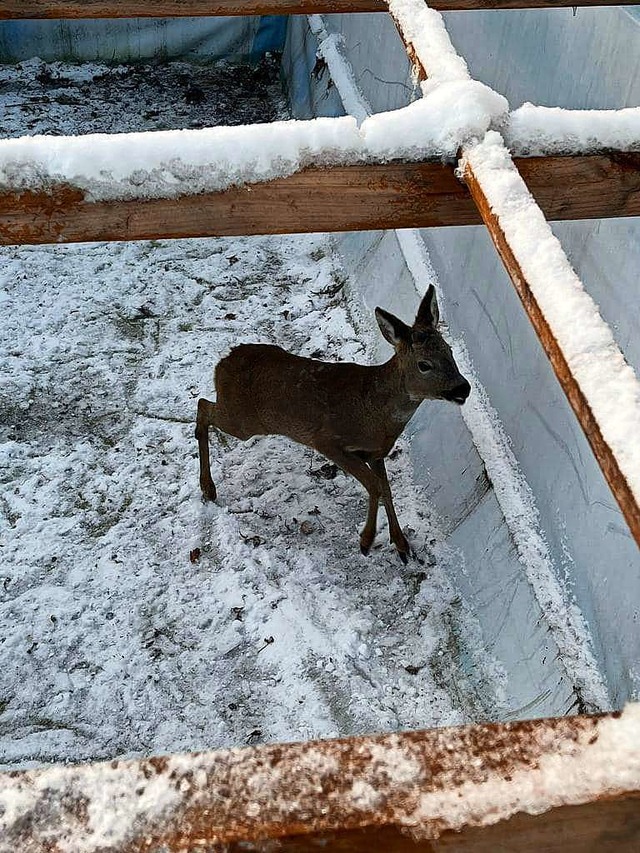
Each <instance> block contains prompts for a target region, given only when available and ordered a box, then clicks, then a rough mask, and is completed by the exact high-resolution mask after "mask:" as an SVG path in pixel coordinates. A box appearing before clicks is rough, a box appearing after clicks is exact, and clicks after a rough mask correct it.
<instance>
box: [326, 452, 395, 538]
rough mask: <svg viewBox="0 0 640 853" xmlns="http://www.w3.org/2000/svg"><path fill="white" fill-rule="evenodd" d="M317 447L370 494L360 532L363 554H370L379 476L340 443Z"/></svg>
mask: <svg viewBox="0 0 640 853" xmlns="http://www.w3.org/2000/svg"><path fill="white" fill-rule="evenodd" d="M316 449H317V450H319V451H320V453H322V454H323V456H326V457H327V459H330V460H331V461H332V462H335V463H336V465H339V466H340V468H342V470H343V471H345V472H346V473H347V474H351V476H352V477H355V478H356V480H358V481H359V482H360V483H362V485H363V486H364V487H365V489H366V490H367V492H368V494H369V509H368V511H367V520H366V521H365V524H364V527H363V528H362V533H361V534H360V550H361V551H362V553H363V554H368V553H369V549H370V548H371V546H372V545H373V540H374V538H375V535H376V520H377V517H378V503H379V501H380V484H379V482H378V478H377V476H376V475H375V474H374V473H373V471H372V470H371V468H369V466H368V465H367V463H366V462H364V460H363V459H362V458H361V457H360V456H358V455H357V454H355V453H352V452H350V451H348V450H343V448H341V447H340V446H338V445H335V444H325V445H323V446H322V447H320V446H318V447H317V448H316Z"/></svg>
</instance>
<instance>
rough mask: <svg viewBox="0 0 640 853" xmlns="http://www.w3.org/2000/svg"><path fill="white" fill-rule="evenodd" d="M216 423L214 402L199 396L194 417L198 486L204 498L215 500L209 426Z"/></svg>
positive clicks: (213, 425)
mask: <svg viewBox="0 0 640 853" xmlns="http://www.w3.org/2000/svg"><path fill="white" fill-rule="evenodd" d="M210 426H212V427H215V426H217V424H216V404H215V403H210V402H209V400H205V399H204V397H201V398H200V399H199V400H198V415H197V418H196V438H197V440H198V456H199V460H200V488H201V490H202V496H203V498H204V499H205V500H208V501H215V499H216V487H215V485H214V483H213V480H212V478H211V462H210V460H209V427H210Z"/></svg>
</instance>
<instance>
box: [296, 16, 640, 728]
mask: <svg viewBox="0 0 640 853" xmlns="http://www.w3.org/2000/svg"><path fill="white" fill-rule="evenodd" d="M325 22H326V24H327V26H328V29H329V30H330V31H336V32H338V31H339V32H342V33H343V34H344V38H345V45H346V54H347V56H348V58H349V60H350V61H351V63H352V65H353V69H354V74H355V78H356V80H357V82H358V85H359V86H360V88H361V90H362V92H363V94H364V95H365V96H366V98H367V99H368V101H369V103H370V104H371V105H372V107H373V109H374V111H376V112H379V111H382V110H388V109H395V108H398V107H401V106H403V105H404V104H406V103H408V102H409V101H410V100H412V99H414V98H415V97H416V93H415V90H414V87H413V84H412V81H411V79H410V73H409V66H408V62H407V59H406V55H405V52H404V49H403V47H402V45H401V43H400V40H399V38H398V36H397V33H396V31H395V28H394V27H393V25H392V23H391V22H390V20H389V19H388V17H387V16H384V15H351V16H349V15H341V16H338V15H335V16H329V17H327V18H326V19H325ZM447 24H448V26H449V28H450V32H451V35H452V39H453V41H454V43H455V45H456V47H457V48H458V50H459V51H460V52H461V53H462V54H463V55H464V56H465V57H466V58H467V59H468V62H469V66H470V70H471V72H472V74H473V75H474V76H476V77H477V78H478V79H480V80H483V81H485V82H487V83H488V84H490V85H492V86H494V87H495V88H497V89H498V90H499V91H501V92H502V93H503V94H505V95H506V96H507V98H508V99H509V100H510V103H511V106H512V107H517V106H519V105H520V103H522V101H524V100H530V101H532V102H535V103H540V104H550V105H553V104H559V105H562V106H565V107H575V108H583V107H598V108H603V107H621V106H626V105H632V104H639V103H640V75H638V74H636V73H634V68H636V66H637V64H638V62H640V23H638V21H637V20H635V19H634V18H633V17H632V16H630V15H629V14H628V13H627V12H626V11H624V10H623V9H620V8H611V9H602V8H600V9H578V10H577V12H576V14H575V16H574V14H573V13H572V10H571V9H568V10H551V11H542V10H540V11H527V12H524V11H523V12H512V11H509V12H482V13H480V12H478V13H475V12H474V13H450V14H449V15H448V16H447ZM312 53H313V48H312V46H310V45H309V34H308V32H306V27H305V24H304V22H303V21H297V22H295V21H294V22H292V25H291V28H290V32H289V41H288V47H287V52H286V60H287V65H286V67H287V68H288V71H289V75H290V76H291V72H292V71H294V70H295V73H294V74H293V77H295V78H296V86H297V88H298V89H300V88H301V87H302V83H301V80H300V78H305V74H306V78H305V79H307V80H309V86H310V87H311V89H312V90H313V94H312V95H311V96H310V97H308V98H307V99H306V100H301V99H298V98H297V97H295V93H294V92H292V94H293V95H294V98H293V103H294V107H295V109H296V113H297V115H299V116H300V117H306V116H307V115H309V114H317V113H319V112H320V109H319V108H318V104H319V102H320V103H322V104H323V114H326V112H327V111H328V109H329V104H331V103H333V102H332V101H330V97H331V93H330V91H329V92H328V93H327V96H326V99H325V100H324V101H322V94H323V87H324V90H326V88H327V82H326V81H323V80H320V81H314V80H313V79H311V78H310V75H309V61H310V60H309V54H312ZM305 61H306V63H307V67H306V69H305V68H304V62H305ZM338 109H339V108H338ZM554 231H555V232H556V234H557V235H558V237H559V238H560V240H561V242H562V243H563V246H564V247H565V250H566V251H567V253H568V255H569V257H570V259H571V261H572V262H573V264H574V266H575V267H576V269H577V271H578V273H579V274H580V275H581V276H582V279H583V281H584V283H585V286H586V287H587V289H588V290H589V292H590V293H591V294H592V296H593V297H594V299H595V300H596V302H597V303H598V304H599V305H600V306H601V310H602V313H603V316H604V317H605V319H606V320H607V321H608V322H609V323H610V324H611V325H612V327H613V328H614V331H615V333H616V336H617V339H618V341H619V343H620V345H621V346H622V348H623V350H624V352H625V354H626V356H627V358H628V359H629V361H630V362H631V363H632V364H633V365H634V367H635V368H636V369H638V368H639V367H640V334H638V333H639V331H640V310H639V309H638V302H637V300H636V299H635V298H634V294H635V292H636V290H637V270H638V268H639V267H638V262H639V261H640V257H639V254H640V239H639V238H640V224H639V223H638V221H637V220H629V219H626V220H610V221H596V222H576V223H558V224H556V225H554ZM423 238H424V241H425V243H426V245H427V247H428V249H429V252H430V254H431V258H432V261H433V264H434V267H435V269H436V272H437V274H438V277H439V280H440V283H441V285H442V287H443V289H444V291H445V293H446V295H447V302H448V305H447V308H448V317H449V322H450V325H451V327H452V330H453V332H454V333H456V334H457V333H462V334H464V337H465V339H466V342H467V345H468V348H469V350H470V352H471V355H472V358H473V361H474V364H475V367H476V370H477V373H478V376H479V378H480V380H481V382H482V383H483V385H484V386H485V388H486V389H487V391H488V393H489V395H490V399H491V402H492V404H493V406H494V407H495V408H496V409H497V411H498V413H499V416H500V418H501V420H502V423H503V426H504V428H505V430H506V432H507V434H508V435H509V437H510V439H511V442H512V447H513V450H514V452H515V455H516V457H517V459H518V462H519V464H520V466H521V468H522V470H523V472H524V473H525V475H526V478H527V480H528V483H529V485H530V487H531V489H532V490H533V492H534V495H535V497H536V500H537V505H538V508H539V511H540V523H541V528H542V531H543V533H544V535H545V537H546V539H547V542H548V544H549V546H550V550H551V554H552V557H553V561H554V563H555V566H556V571H557V573H558V575H559V576H560V577H562V578H564V579H565V580H566V584H567V587H568V589H569V591H570V593H571V594H573V595H574V596H575V600H576V602H577V603H578V605H579V607H580V609H581V610H582V613H583V615H584V617H585V618H586V620H587V623H588V626H589V629H590V632H591V635H592V639H593V644H594V650H595V653H596V656H597V659H598V662H599V664H600V666H601V668H602V671H603V672H604V674H605V676H606V680H607V682H608V685H609V688H610V691H611V695H612V698H613V701H614V703H615V704H616V705H621V704H622V703H623V702H624V701H625V700H627V699H628V698H630V697H631V696H633V695H636V696H637V695H638V688H639V682H640V631H639V630H638V629H639V625H640V560H639V557H638V550H637V547H636V545H635V543H634V542H633V540H632V539H631V537H630V534H629V532H628V530H627V527H626V524H625V522H624V519H623V518H622V516H621V514H620V512H619V510H618V508H617V505H616V503H615V501H614V499H613V497H612V496H611V493H610V492H609V489H608V487H607V486H606V484H605V482H604V478H603V476H602V474H601V472H600V469H599V468H598V466H597V464H596V463H595V461H594V459H593V456H592V454H591V451H590V449H589V447H588V445H587V442H586V440H585V438H584V437H583V435H582V432H581V430H580V428H579V426H578V425H577V422H576V421H575V418H574V417H573V414H572V413H571V411H570V408H569V406H568V403H567V402H566V400H565V398H564V395H563V394H562V392H561V390H560V387H559V385H558V383H557V381H556V379H555V376H554V375H553V372H552V370H551V368H550V366H549V364H548V362H547V360H546V357H545V356H544V354H543V352H542V350H541V347H540V345H539V342H538V340H537V338H536V336H535V334H534V332H533V331H532V329H531V327H530V325H529V322H528V320H527V319H526V316H525V314H524V312H523V310H522V308H521V306H520V303H519V301H518V299H517V297H516V296H515V293H514V291H513V288H512V285H511V283H510V281H509V280H508V278H507V276H506V274H505V273H504V271H503V269H502V265H501V263H500V262H499V260H498V258H497V256H496V253H495V251H494V249H493V246H492V245H491V243H490V240H489V238H488V236H487V234H486V232H485V230H484V229H483V228H464V229H434V230H429V231H426V230H425V231H424V232H423ZM375 240H378V242H377V244H375ZM375 240H374V238H372V237H371V235H368V234H362V235H351V236H346V237H343V238H341V239H340V248H341V251H342V252H343V254H344V255H345V258H346V259H347V263H348V264H349V265H350V266H351V268H352V270H353V271H354V272H355V273H356V276H357V280H358V282H359V287H360V291H361V297H362V299H363V300H364V302H365V303H366V304H368V305H371V304H373V302H374V301H379V302H381V303H382V304H384V305H386V306H388V307H390V308H391V310H394V309H398V312H399V313H401V314H403V315H404V316H406V317H410V315H411V310H412V306H413V304H414V302H415V295H413V294H412V288H411V285H410V284H409V283H405V282H404V278H403V276H404V274H403V272H402V269H401V267H402V263H401V261H398V260H396V259H394V253H395V248H394V246H393V242H394V241H393V238H392V237H389V238H378V237H376V238H375ZM426 408H427V407H423V409H425V410H426ZM414 429H415V430H416V440H415V441H414V448H415V455H416V472H417V476H419V477H422V478H424V480H425V482H426V483H427V484H428V487H429V492H430V496H431V497H432V498H433V499H434V500H435V501H436V503H437V504H438V507H439V509H440V511H441V513H442V514H443V516H444V517H445V518H449V519H450V521H451V536H452V539H453V540H454V541H455V542H456V544H459V545H460V546H461V547H462V549H463V551H464V553H465V561H466V573H465V572H461V575H460V578H459V579H458V582H459V584H460V586H461V588H462V589H463V590H464V591H465V593H466V594H468V595H469V596H471V600H472V602H473V603H474V604H475V606H476V607H477V609H478V613H479V615H480V618H481V620H482V623H483V627H484V630H485V632H486V634H487V638H488V641H489V642H491V643H493V642H494V641H495V633H496V631H497V630H498V627H497V626H498V625H502V630H503V631H504V630H506V633H507V635H508V637H509V638H515V639H516V644H514V648H513V650H512V652H509V650H508V648H507V647H508V643H505V644H504V648H503V650H502V653H504V654H506V658H503V660H505V662H506V663H507V665H508V668H509V670H510V672H511V673H512V674H515V673H517V672H520V675H521V676H522V674H523V671H522V666H523V660H524V659H523V657H522V654H521V651H522V649H523V648H525V647H526V645H527V638H526V636H525V635H526V634H527V633H528V632H530V631H531V630H532V627H533V625H534V623H535V619H533V620H532V619H525V621H524V622H521V621H520V620H521V619H522V618H523V613H524V610H525V609H526V607H527V606H528V603H527V602H528V601H529V600H528V596H527V595H526V593H524V592H522V590H520V589H519V588H518V586H517V585H516V587H515V590H516V592H517V594H516V596H515V597H514V598H513V600H512V599H511V596H512V594H513V591H514V587H513V578H514V577H517V578H521V576H522V573H521V567H520V569H519V568H518V566H517V561H514V553H513V547H512V546H511V545H510V542H509V535H508V531H505V528H504V524H501V523H500V516H499V511H498V510H497V508H496V505H495V502H494V501H492V497H491V489H488V490H487V489H486V488H485V487H484V485H483V470H482V463H481V460H480V459H479V457H478V456H477V454H475V453H474V449H473V446H472V445H471V442H470V437H469V435H468V433H466V432H465V429H464V426H463V425H462V426H461V424H460V422H459V421H456V418H455V415H453V414H449V413H445V412H444V411H442V412H440V411H437V412H436V411H434V412H433V413H431V410H429V414H427V412H426V411H425V412H424V414H423V413H422V410H421V413H420V415H419V417H418V419H417V421H416V423H415V424H414ZM452 446H455V447H456V451H455V453H454V454H453V455H452V451H451V448H452ZM519 595H520V596H521V598H518V596H519ZM492 596H493V600H492V601H489V599H491V598H492ZM496 602H498V606H497V607H496ZM529 603H530V602H529ZM499 618H503V620H506V623H505V622H503V623H499V622H496V621H495V620H496V619H499ZM505 624H508V627H507V628H505V627H504V625H505ZM519 635H521V636H519ZM523 644H524V645H523ZM516 645H519V650H516ZM534 645H535V643H534ZM530 660H531V661H533V658H531V659H530ZM549 666H550V662H549V660H548V659H547V661H546V663H543V662H541V660H540V659H538V660H537V662H533V663H531V664H530V662H527V667H528V673H527V674H526V675H525V676H524V677H525V678H531V679H532V682H531V683H532V684H533V683H534V682H535V683H536V684H538V685H541V689H543V688H542V685H543V683H544V672H545V667H549ZM513 677H517V676H515V675H514V676H513ZM557 700H558V695H555V697H554V699H553V700H550V701H552V702H557ZM555 710H556V711H558V710H560V708H559V706H558V707H556V709H555Z"/></svg>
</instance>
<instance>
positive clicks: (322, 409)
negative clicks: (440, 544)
mask: <svg viewBox="0 0 640 853" xmlns="http://www.w3.org/2000/svg"><path fill="white" fill-rule="evenodd" d="M376 318H377V320H378V324H379V326H380V329H381V331H382V333H383V335H384V336H385V338H386V339H387V340H388V341H389V343H391V344H392V346H394V348H395V355H394V356H393V357H392V358H391V359H390V360H389V361H387V362H386V363H385V364H380V365H374V366H370V365H361V364H352V363H340V362H339V363H331V362H324V361H316V360H314V359H310V358H302V357H300V356H297V355H293V354H292V353H289V352H286V351H285V350H283V349H281V348H280V347H277V346H271V345H269V344H244V345H242V346H239V347H236V348H235V349H234V350H232V351H231V352H230V353H229V355H228V356H226V358H223V359H222V361H220V362H219V364H218V365H217V367H216V370H215V385H216V391H217V401H216V403H211V402H209V401H208V400H205V399H200V400H199V401H198V418H197V424H196V438H197V439H198V449H199V456H200V486H201V489H202V494H203V496H204V497H205V499H208V500H215V498H216V489H215V486H214V484H213V480H212V479H211V471H210V465H209V440H208V429H209V427H210V426H213V427H215V428H216V429H219V430H222V431H223V432H226V433H228V434H230V435H234V436H236V437H237V438H240V439H243V440H246V439H247V438H250V437H251V436H253V435H285V436H288V437H289V438H291V439H293V440H294V441H297V442H299V443H300V444H304V445H307V446H308V447H312V448H314V449H315V450H318V451H319V452H320V453H322V454H324V455H325V456H326V457H327V458H328V459H331V460H332V461H333V462H335V463H336V464H337V465H339V466H340V467H341V468H342V469H343V470H344V471H346V472H347V473H348V474H351V475H353V476H354V477H355V478H356V479H357V480H359V481H360V482H361V483H362V485H363V486H364V487H365V489H366V490H367V492H368V494H369V510H368V514H367V520H366V523H365V526H364V529H363V531H362V533H361V535H360V547H361V550H362V551H363V553H368V551H369V549H370V547H371V545H372V543H373V539H374V536H375V526H376V518H377V512H378V504H379V502H380V500H382V503H383V504H384V507H385V509H386V512H387V518H388V521H389V533H390V537H391V541H392V542H393V543H394V545H395V546H396V548H397V549H398V553H399V555H400V557H401V559H402V560H403V562H406V561H407V557H408V554H409V552H410V548H409V544H408V542H407V540H406V537H405V535H404V533H403V532H402V530H401V528H400V525H399V523H398V519H397V517H396V514H395V509H394V507H393V501H392V498H391V489H390V487H389V482H388V480H387V474H386V470H385V466H384V457H385V456H387V455H388V453H389V452H390V450H391V448H392V447H393V445H394V443H395V441H396V439H397V438H398V436H399V435H400V433H401V432H402V430H403V429H404V427H405V425H406V424H407V422H408V421H409V419H410V418H411V417H412V415H413V414H414V412H415V410H416V409H417V408H418V406H419V405H420V403H421V402H422V400H426V399H451V400H454V401H455V402H458V403H460V404H462V403H463V402H464V401H465V400H466V398H467V396H468V394H469V390H470V387H469V383H468V382H467V381H466V379H464V378H463V377H462V376H461V374H460V372H459V371H458V368H457V366H456V364H455V361H454V359H453V355H452V354H451V350H450V348H449V347H448V345H447V344H446V343H445V341H444V340H443V338H442V336H441V335H440V333H439V332H438V331H437V328H436V327H437V322H438V308H437V303H436V300H435V294H434V292H433V288H429V291H428V292H427V294H426V296H425V297H424V299H423V300H422V303H421V305H420V308H419V310H418V315H417V317H416V321H415V323H414V325H413V327H411V328H410V327H408V326H406V325H405V324H404V323H403V322H402V321H401V320H398V318H397V317H394V316H393V315H392V314H388V313H387V312H386V311H382V309H379V308H377V309H376ZM425 368H428V369H425Z"/></svg>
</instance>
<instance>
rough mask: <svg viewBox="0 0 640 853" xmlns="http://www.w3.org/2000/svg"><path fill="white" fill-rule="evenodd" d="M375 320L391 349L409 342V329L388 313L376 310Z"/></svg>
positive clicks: (379, 309) (380, 309)
mask: <svg viewBox="0 0 640 853" xmlns="http://www.w3.org/2000/svg"><path fill="white" fill-rule="evenodd" d="M376 320H377V321H378V325H379V326H380V331H381V332H382V334H383V335H384V337H385V339H386V340H387V341H388V342H389V343H390V344H391V346H392V347H394V348H396V347H398V346H399V344H400V343H401V342H402V341H409V340H410V338H411V329H410V328H409V327H408V326H407V324H406V323H403V322H402V320H399V319H398V318H397V317H394V315H393V314H390V313H389V312H388V311H384V310H383V309H382V308H376Z"/></svg>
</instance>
